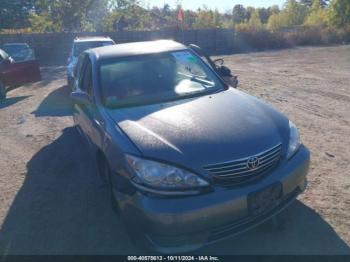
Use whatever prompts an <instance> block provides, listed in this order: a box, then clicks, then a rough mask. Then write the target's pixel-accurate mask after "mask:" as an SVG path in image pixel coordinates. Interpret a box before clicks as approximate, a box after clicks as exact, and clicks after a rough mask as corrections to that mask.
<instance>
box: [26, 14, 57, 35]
mask: <svg viewBox="0 0 350 262" xmlns="http://www.w3.org/2000/svg"><path fill="white" fill-rule="evenodd" d="M28 20H29V22H30V24H31V29H32V31H34V32H37V33H47V32H56V31H59V29H60V27H61V26H60V25H59V24H54V23H53V22H52V19H51V17H50V16H49V14H48V13H42V14H40V15H38V14H35V13H31V14H29V17H28Z"/></svg>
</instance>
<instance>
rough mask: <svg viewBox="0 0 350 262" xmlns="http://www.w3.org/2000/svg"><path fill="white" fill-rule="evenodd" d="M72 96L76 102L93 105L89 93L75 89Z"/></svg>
mask: <svg viewBox="0 0 350 262" xmlns="http://www.w3.org/2000/svg"><path fill="white" fill-rule="evenodd" d="M70 98H71V99H72V100H73V102H74V103H76V104H81V105H91V100H90V97H89V96H88V94H86V93H84V92H81V91H74V92H72V93H71V94H70Z"/></svg>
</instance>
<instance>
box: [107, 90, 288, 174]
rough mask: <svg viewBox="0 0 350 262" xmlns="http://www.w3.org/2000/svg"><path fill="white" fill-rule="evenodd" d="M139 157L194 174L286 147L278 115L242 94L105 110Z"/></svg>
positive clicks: (232, 92) (285, 124) (285, 133)
mask: <svg viewBox="0 0 350 262" xmlns="http://www.w3.org/2000/svg"><path fill="white" fill-rule="evenodd" d="M107 112H108V114H109V115H110V117H111V118H112V119H113V120H114V121H115V122H116V124H117V125H118V126H119V127H120V128H121V129H122V130H123V131H124V132H125V133H126V134H127V135H128V137H129V138H130V139H131V141H132V142H133V143H134V144H135V146H136V147H137V148H138V149H139V150H140V152H141V154H142V155H143V156H144V157H148V158H154V159H160V160H164V161H167V162H170V163H174V164H178V165H182V166H186V167H188V168H191V169H193V170H199V169H200V168H201V167H202V166H203V165H207V164H214V163H218V162H224V161H230V160H234V159H239V158H242V157H247V156H252V155H255V154H257V153H259V152H262V151H264V150H266V149H269V148H271V147H273V146H275V145H277V144H279V143H282V144H283V148H284V149H283V150H285V147H286V146H285V144H286V143H283V142H286V141H288V137H289V124H288V119H286V118H285V117H284V116H283V115H282V114H280V113H279V112H277V111H276V110H274V109H273V108H272V107H271V106H268V105H266V104H264V103H263V102H261V101H260V100H258V99H256V98H255V97H252V96H249V95H247V94H245V93H243V92H240V91H238V90H235V89H232V88H230V89H229V90H227V91H223V92H220V93H216V94H212V95H207V96H202V97H197V98H191V99H185V100H181V101H175V102H170V103H165V104H157V105H147V106H139V107H133V108H122V109H108V110H107Z"/></svg>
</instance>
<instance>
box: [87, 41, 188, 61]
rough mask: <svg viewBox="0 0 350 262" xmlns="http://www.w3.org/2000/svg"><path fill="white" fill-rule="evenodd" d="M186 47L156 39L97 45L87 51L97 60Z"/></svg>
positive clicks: (177, 49)
mask: <svg viewBox="0 0 350 262" xmlns="http://www.w3.org/2000/svg"><path fill="white" fill-rule="evenodd" d="M184 49H188V48H187V47H186V46H185V45H183V44H180V43H178V42H175V41H173V40H156V41H147V42H133V43H125V44H118V45H111V46H104V47H97V48H92V49H89V50H87V51H86V53H89V54H92V55H93V56H95V58H96V60H99V59H108V58H115V57H125V56H135V55H146V54H156V53H161V52H169V51H179V50H184Z"/></svg>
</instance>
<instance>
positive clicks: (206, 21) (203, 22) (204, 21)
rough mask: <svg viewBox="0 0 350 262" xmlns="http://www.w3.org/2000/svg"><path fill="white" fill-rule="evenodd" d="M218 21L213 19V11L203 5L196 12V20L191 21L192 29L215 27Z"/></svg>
mask: <svg viewBox="0 0 350 262" xmlns="http://www.w3.org/2000/svg"><path fill="white" fill-rule="evenodd" d="M216 23H218V21H215V20H214V12H213V11H212V10H209V9H208V8H206V7H204V8H203V9H201V10H198V12H197V18H196V21H195V22H194V23H193V28H194V29H205V28H215V27H216V26H217V24H216Z"/></svg>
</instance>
